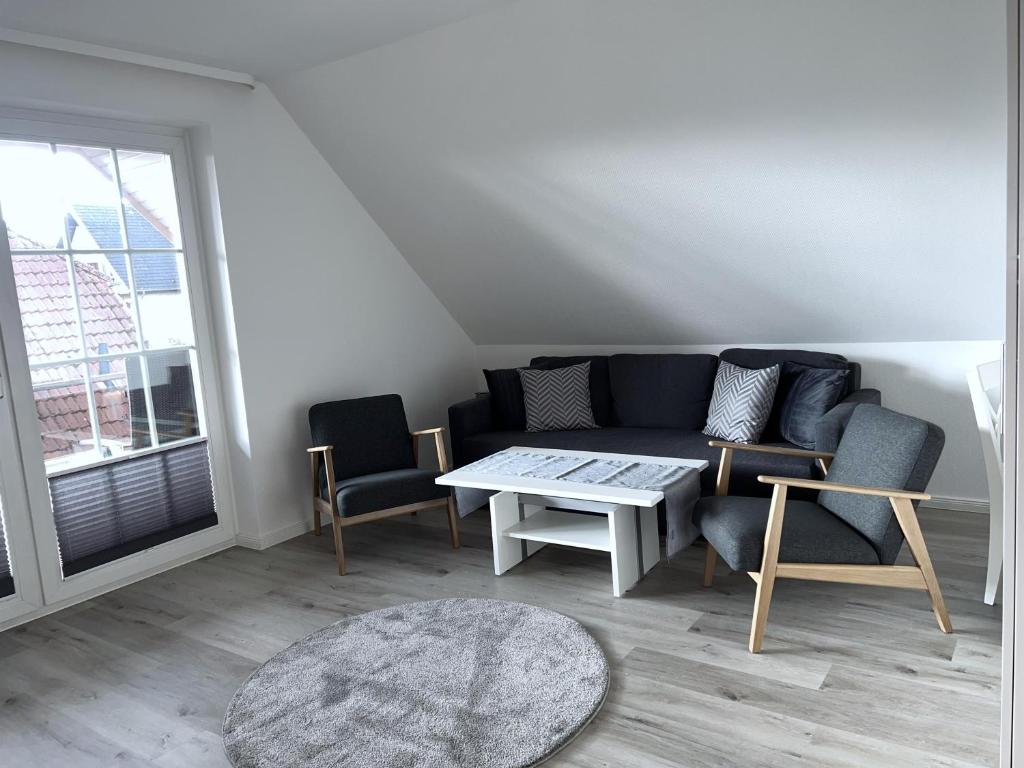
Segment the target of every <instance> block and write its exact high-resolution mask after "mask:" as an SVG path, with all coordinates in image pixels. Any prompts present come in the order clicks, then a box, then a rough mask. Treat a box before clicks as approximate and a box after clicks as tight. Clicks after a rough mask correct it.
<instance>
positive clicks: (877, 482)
mask: <svg viewBox="0 0 1024 768" xmlns="http://www.w3.org/2000/svg"><path fill="white" fill-rule="evenodd" d="M944 442H945V436H944V435H943V433H942V430H941V429H939V428H938V427H937V426H935V425H934V424H931V423H929V422H927V421H923V420H921V419H915V418H914V417H913V416H906V415H904V414H902V413H897V412H896V411H890V410H889V409H888V408H883V407H881V406H880V405H859V406H857V408H856V410H855V411H854V412H853V416H852V417H851V419H850V423H849V424H848V425H847V427H846V431H845V432H844V433H843V438H842V440H840V441H839V448H838V449H837V450H836V457H835V459H834V460H833V462H832V466H831V467H830V468H829V471H828V477H827V478H826V479H827V480H829V481H830V482H835V483H847V484H849V485H870V486H876V487H881V488H897V489H899V490H904V491H923V490H924V489H925V487H926V486H927V485H928V481H929V480H930V479H931V476H932V472H934V471H935V465H936V463H937V462H938V460H939V454H941V453H942V445H943V443H944ZM818 503H819V504H821V506H823V507H825V508H826V509H828V510H830V511H831V512H832V513H833V514H835V515H837V516H839V517H841V518H842V519H843V520H845V521H846V522H847V523H849V524H850V525H851V526H853V527H854V528H856V529H857V530H858V531H859V532H860V533H861V534H862V535H863V536H864V537H865V538H866V539H868V541H870V542H871V543H872V544H873V545H874V547H875V549H876V550H877V551H878V557H879V560H880V561H881V562H882V563H883V564H885V565H891V564H892V563H894V562H895V561H896V556H897V555H898V554H899V551H900V546H901V545H902V544H903V533H902V531H901V530H900V527H899V523H898V522H897V521H896V516H895V515H894V514H893V511H892V505H891V504H890V502H889V499H887V498H884V497H881V496H861V495H857V494H852V493H837V492H834V491H822V492H821V494H819V496H818Z"/></svg>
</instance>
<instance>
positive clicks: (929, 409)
mask: <svg viewBox="0 0 1024 768" xmlns="http://www.w3.org/2000/svg"><path fill="white" fill-rule="evenodd" d="M756 346H781V345H758V344H742V343H737V344H723V345H703V346H699V345H690V346H659V347H651V346H603V347H602V346H585V347H581V346H542V345H482V346H479V347H478V348H477V361H478V363H479V365H480V367H481V368H508V367H511V366H516V365H525V364H526V363H528V362H529V361H530V358H531V357H536V356H538V355H572V354H595V355H597V354H610V353H615V352H633V353H646V352H681V353H698V352H706V353H710V354H718V353H719V352H721V351H722V350H723V349H726V348H727V347H756ZM784 346H785V347H786V348H789V349H816V350H819V351H822V352H834V353H837V354H840V355H844V356H845V357H846V358H848V359H849V360H856V361H857V362H859V363H860V364H861V365H862V366H863V373H862V379H861V386H863V387H872V388H875V389H879V390H881V391H882V405H884V406H886V407H889V408H893V409H895V410H897V411H902V412H904V413H909V414H911V415H914V416H919V417H920V418H923V419H928V420H929V421H932V422H934V423H936V424H938V425H939V426H940V427H942V429H943V430H944V431H945V433H946V446H945V448H944V450H943V453H942V458H941V459H940V460H939V465H938V466H937V467H936V470H935V475H934V477H933V478H932V482H931V484H930V485H929V491H930V492H931V493H932V495H934V496H936V497H941V498H942V499H945V500H950V499H952V500H966V501H968V502H977V501H987V500H988V486H987V484H986V480H985V467H984V464H983V463H982V458H981V443H980V441H979V438H978V430H977V428H976V426H975V422H974V412H973V411H972V410H971V400H970V394H969V392H968V391H967V379H966V378H965V374H966V370H967V367H968V366H969V365H972V364H977V363H979V362H984V361H987V360H996V359H999V358H1000V357H1001V356H1002V344H1001V342H998V341H958V342H907V343H870V344H819V343H806V342H805V343H793V344H786V345H784ZM477 387H478V388H479V389H482V390H486V383H485V382H484V380H483V375H482V374H481V375H480V376H479V377H478V379H477ZM959 506H962V507H971V508H973V507H974V506H975V505H973V504H966V505H959Z"/></svg>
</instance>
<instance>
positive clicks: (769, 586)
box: [749, 570, 775, 653]
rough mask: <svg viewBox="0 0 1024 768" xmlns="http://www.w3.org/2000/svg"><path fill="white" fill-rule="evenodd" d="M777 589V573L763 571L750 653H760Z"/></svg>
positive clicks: (751, 635)
mask: <svg viewBox="0 0 1024 768" xmlns="http://www.w3.org/2000/svg"><path fill="white" fill-rule="evenodd" d="M774 588H775V572H774V571H772V572H771V573H765V572H764V571H763V570H762V571H761V574H760V578H759V579H758V582H757V596H756V597H755V598H754V618H753V620H752V621H751V624H750V645H749V648H750V652H751V653H760V652H761V644H762V643H763V642H764V630H765V627H766V626H768V609H769V608H770V607H771V604H772V590H773V589H774Z"/></svg>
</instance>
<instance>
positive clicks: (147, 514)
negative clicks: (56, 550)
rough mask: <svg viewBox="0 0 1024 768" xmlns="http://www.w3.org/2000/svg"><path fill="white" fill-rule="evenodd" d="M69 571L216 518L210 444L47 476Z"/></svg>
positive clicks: (211, 523) (64, 562)
mask: <svg viewBox="0 0 1024 768" xmlns="http://www.w3.org/2000/svg"><path fill="white" fill-rule="evenodd" d="M50 498H51V500H52V503H53V517H54V522H55V524H56V526H57V540H58V542H59V543H60V557H61V567H62V568H63V571H64V575H65V576H71V575H73V574H76V573H81V572H82V571H85V570H88V569H89V568H95V567H96V566H99V565H103V564H104V563H109V562H111V561H113V560H117V559H118V558H121V557H125V556H126V555H130V554H134V553H135V552H141V551H142V550H143V549H147V548H149V547H153V546H156V545H157V544H163V543H164V542H167V541H171V540H173V539H176V538H179V537H181V536H184V535H186V534H189V533H194V532H195V531H199V530H202V529H204V528H210V527H212V526H214V525H216V524H217V513H216V510H215V508H214V500H213V482H212V478H211V476H210V453H209V448H208V446H207V443H206V442H205V441H204V442H201V443H192V444H189V445H186V446H182V447H180V448H170V449H168V450H166V451H161V452H159V453H152V454H149V455H146V456H139V457H136V458H131V459H125V460H124V461H119V462H115V463H113V464H105V465H102V466H98V467H91V468H89V469H84V470H82V471H81V472H72V473H69V474H66V475H60V476H58V477H53V478H50Z"/></svg>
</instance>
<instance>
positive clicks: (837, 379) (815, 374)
mask: <svg viewBox="0 0 1024 768" xmlns="http://www.w3.org/2000/svg"><path fill="white" fill-rule="evenodd" d="M786 373H787V374H790V373H793V374H796V377H795V378H794V379H793V383H792V385H791V386H790V387H789V391H788V392H787V393H786V395H785V400H783V402H782V407H781V409H780V410H779V432H780V433H781V434H782V437H783V438H784V439H785V440H788V441H789V442H791V443H793V444H794V445H799V446H800V447H801V448H811V449H813V448H814V447H815V440H816V429H817V425H818V420H819V419H820V418H821V417H822V416H824V415H825V414H826V413H828V412H829V411H830V410H832V408H834V407H835V405H836V403H838V402H839V400H840V398H842V396H843V392H845V391H846V379H847V378H848V377H849V375H850V372H849V371H839V370H834V369H830V368H811V367H810V366H807V365H800V364H799V363H786Z"/></svg>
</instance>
